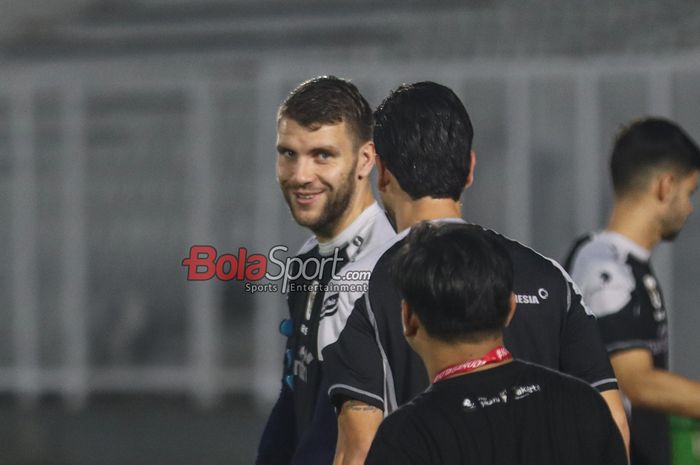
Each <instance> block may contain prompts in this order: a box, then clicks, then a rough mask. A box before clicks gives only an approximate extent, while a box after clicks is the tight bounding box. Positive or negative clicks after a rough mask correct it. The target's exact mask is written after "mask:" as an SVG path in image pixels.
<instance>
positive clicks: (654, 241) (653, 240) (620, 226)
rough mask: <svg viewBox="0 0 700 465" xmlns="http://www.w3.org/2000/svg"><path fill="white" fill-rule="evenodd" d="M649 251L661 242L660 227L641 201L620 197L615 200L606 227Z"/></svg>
mask: <svg viewBox="0 0 700 465" xmlns="http://www.w3.org/2000/svg"><path fill="white" fill-rule="evenodd" d="M606 229H607V230H608V231H613V232H616V233H618V234H621V235H622V236H625V237H626V238H627V239H629V240H631V241H632V242H634V243H636V244H638V245H640V246H642V247H644V248H645V249H647V250H649V251H651V250H652V249H653V248H654V247H656V246H657V245H658V243H659V242H661V229H660V227H659V226H658V224H657V222H656V221H655V219H654V218H653V216H652V215H650V213H649V209H648V208H645V206H644V205H643V203H642V202H638V201H637V202H635V201H634V200H625V199H620V200H617V201H616V202H615V205H614V206H613V211H612V213H611V214H610V219H609V221H608V225H607V227H606Z"/></svg>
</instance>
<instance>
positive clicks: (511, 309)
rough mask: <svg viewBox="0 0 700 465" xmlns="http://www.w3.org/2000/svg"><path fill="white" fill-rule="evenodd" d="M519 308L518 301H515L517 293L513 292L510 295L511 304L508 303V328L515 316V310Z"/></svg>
mask: <svg viewBox="0 0 700 465" xmlns="http://www.w3.org/2000/svg"><path fill="white" fill-rule="evenodd" d="M517 306H518V304H517V302H516V300H515V293H514V292H511V293H510V302H509V303H508V316H507V317H506V326H508V325H509V324H510V321H511V320H512V319H513V316H514V315H515V308H516V307H517Z"/></svg>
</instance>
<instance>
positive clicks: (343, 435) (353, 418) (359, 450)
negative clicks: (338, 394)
mask: <svg viewBox="0 0 700 465" xmlns="http://www.w3.org/2000/svg"><path fill="white" fill-rule="evenodd" d="M383 418H384V413H383V412H382V411H381V410H380V409H378V408H377V407H375V406H373V405H369V404H366V403H364V402H361V401H359V400H347V401H345V402H344V403H343V405H342V407H341V410H340V414H339V415H338V443H337V446H336V450H335V458H334V460H333V465H363V464H364V463H365V459H366V458H367V452H369V448H370V446H371V445H372V440H373V439H374V435H375V434H376V433H377V429H379V424H380V423H381V422H382V420H383Z"/></svg>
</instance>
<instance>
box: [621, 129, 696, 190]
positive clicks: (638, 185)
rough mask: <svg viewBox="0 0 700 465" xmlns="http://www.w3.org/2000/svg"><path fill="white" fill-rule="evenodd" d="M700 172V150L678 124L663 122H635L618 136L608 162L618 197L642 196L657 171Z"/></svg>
mask: <svg viewBox="0 0 700 465" xmlns="http://www.w3.org/2000/svg"><path fill="white" fill-rule="evenodd" d="M697 169H700V149H698V146H697V145H696V143H695V142H694V141H693V140H692V139H691V138H690V137H689V136H688V135H687V134H686V133H685V131H683V129H681V128H680V127H679V126H678V125H677V124H675V123H674V122H672V121H669V120H666V119H663V118H645V119H641V120H638V121H634V122H633V123H631V124H630V125H628V126H626V127H624V128H623V129H622V130H621V131H620V133H619V134H618V136H617V138H616V140H615V145H614V147H613V152H612V156H611V158H610V171H611V173H612V181H613V188H614V189H615V194H616V195H617V197H625V196H628V195H634V194H638V193H640V192H642V191H643V190H644V189H645V187H646V186H647V182H648V181H649V180H650V179H651V176H652V175H653V174H654V173H655V172H656V171H658V170H673V171H675V172H677V173H680V174H688V173H690V172H691V171H693V170H697Z"/></svg>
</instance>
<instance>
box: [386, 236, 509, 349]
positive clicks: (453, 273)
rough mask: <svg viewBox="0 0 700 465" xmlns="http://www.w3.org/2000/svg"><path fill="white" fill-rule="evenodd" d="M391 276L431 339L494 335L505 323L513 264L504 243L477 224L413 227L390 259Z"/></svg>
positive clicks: (469, 339)
mask: <svg viewBox="0 0 700 465" xmlns="http://www.w3.org/2000/svg"><path fill="white" fill-rule="evenodd" d="M394 277H395V279H396V283H397V286H398V288H399V290H400V292H401V295H402V297H403V299H404V300H405V301H406V303H407V304H408V307H409V309H410V310H411V311H412V312H413V313H415V314H416V315H417V316H418V318H419V320H420V321H421V323H422V324H423V326H424V327H425V330H426V332H427V333H428V335H429V336H431V337H432V338H434V339H437V340H440V341H444V342H448V343H455V342H479V341H481V340H484V339H485V338H487V337H492V336H494V335H499V334H500V333H501V331H502V329H503V327H504V326H505V324H506V320H507V318H508V313H509V310H510V296H511V292H512V290H513V265H512V263H511V260H510V256H509V254H508V252H507V251H506V250H505V249H504V247H503V246H502V245H501V244H499V243H498V242H497V241H496V239H495V238H494V237H492V236H491V234H490V233H488V232H486V231H485V230H483V229H482V228H481V227H479V226H474V225H467V224H463V223H443V224H433V223H421V224H419V225H417V226H415V227H414V228H413V229H412V230H411V233H410V235H409V236H408V239H407V242H406V244H405V245H404V246H403V247H402V248H401V249H400V251H399V253H398V255H397V256H396V258H395V261H394Z"/></svg>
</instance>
